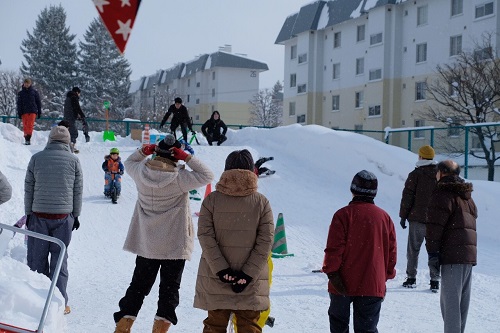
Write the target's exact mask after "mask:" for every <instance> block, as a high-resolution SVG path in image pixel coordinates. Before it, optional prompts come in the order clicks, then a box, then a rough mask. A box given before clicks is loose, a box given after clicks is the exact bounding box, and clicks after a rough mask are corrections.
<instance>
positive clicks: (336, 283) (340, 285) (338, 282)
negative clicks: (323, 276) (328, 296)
mask: <svg viewBox="0 0 500 333" xmlns="http://www.w3.org/2000/svg"><path fill="white" fill-rule="evenodd" d="M327 276H328V281H330V283H331V284H332V286H333V289H335V290H336V291H337V292H338V293H339V294H341V295H345V294H346V293H347V290H346V289H345V285H344V281H342V277H341V276H340V272H338V271H337V272H333V273H328V274H327Z"/></svg>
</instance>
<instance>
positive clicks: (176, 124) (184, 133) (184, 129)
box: [170, 120, 189, 142]
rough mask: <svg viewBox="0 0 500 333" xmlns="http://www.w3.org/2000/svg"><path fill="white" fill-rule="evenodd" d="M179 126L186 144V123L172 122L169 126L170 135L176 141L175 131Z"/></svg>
mask: <svg viewBox="0 0 500 333" xmlns="http://www.w3.org/2000/svg"><path fill="white" fill-rule="evenodd" d="M179 125H180V126H181V132H182V138H183V139H184V140H185V141H186V142H189V140H188V132H187V129H188V126H187V124H186V123H178V122H176V121H174V120H172V123H171V124H170V130H171V131H172V134H173V135H174V137H175V139H176V140H178V139H177V134H176V133H175V131H176V130H177V127H179Z"/></svg>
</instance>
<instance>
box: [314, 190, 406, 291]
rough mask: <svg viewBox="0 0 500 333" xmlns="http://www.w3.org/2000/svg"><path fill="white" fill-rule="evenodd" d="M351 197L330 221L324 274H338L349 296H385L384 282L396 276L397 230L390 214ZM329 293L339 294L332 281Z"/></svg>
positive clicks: (329, 285)
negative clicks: (347, 203) (351, 199)
mask: <svg viewBox="0 0 500 333" xmlns="http://www.w3.org/2000/svg"><path fill="white" fill-rule="evenodd" d="M358 198H359V197H354V199H353V201H351V202H350V203H349V205H347V206H346V207H343V208H341V209H339V210H338V211H337V212H336V213H335V214H334V215H333V219H332V223H331V224H330V230H329V232H328V240H327V243H326V249H325V259H324V262H323V272H325V273H326V274H330V273H333V272H340V276H341V278H342V281H343V283H344V286H345V288H346V295H348V296H373V297H384V296H385V292H386V286H385V282H386V281H387V280H388V279H392V278H394V276H395V275H396V270H395V268H394V267H395V266H396V258H397V249H396V248H397V246H396V231H395V229H394V223H393V222H392V220H391V218H390V217H389V215H388V214H387V213H386V212H385V211H384V210H382V209H381V208H379V207H377V206H376V205H375V204H374V203H370V202H365V201H362V200H363V199H358ZM328 291H329V292H330V293H333V294H337V295H338V293H337V292H336V291H335V289H334V288H333V286H332V284H331V282H329V283H328Z"/></svg>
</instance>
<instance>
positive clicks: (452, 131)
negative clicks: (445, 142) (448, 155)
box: [448, 118, 460, 137]
mask: <svg viewBox="0 0 500 333" xmlns="http://www.w3.org/2000/svg"><path fill="white" fill-rule="evenodd" d="M459 126H460V124H459V123H458V121H457V119H455V118H450V119H449V126H448V136H451V137H459V136H460V127H459Z"/></svg>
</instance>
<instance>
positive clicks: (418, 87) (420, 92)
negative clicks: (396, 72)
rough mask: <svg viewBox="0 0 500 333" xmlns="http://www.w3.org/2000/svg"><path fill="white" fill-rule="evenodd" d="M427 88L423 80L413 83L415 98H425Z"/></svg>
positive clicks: (421, 99)
mask: <svg viewBox="0 0 500 333" xmlns="http://www.w3.org/2000/svg"><path fill="white" fill-rule="evenodd" d="M426 89H427V84H426V83H425V82H417V83H415V100H416V101H423V100H425V90H426Z"/></svg>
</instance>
